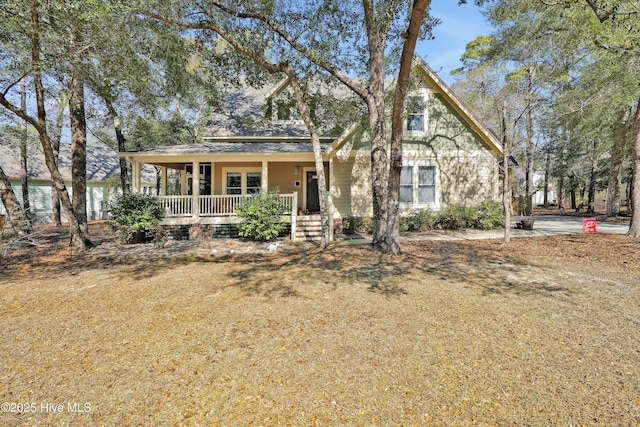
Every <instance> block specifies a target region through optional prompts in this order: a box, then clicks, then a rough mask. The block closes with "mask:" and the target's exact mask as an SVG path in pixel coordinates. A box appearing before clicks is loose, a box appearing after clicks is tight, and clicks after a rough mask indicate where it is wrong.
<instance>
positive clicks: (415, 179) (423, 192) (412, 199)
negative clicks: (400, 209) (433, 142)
mask: <svg viewBox="0 0 640 427" xmlns="http://www.w3.org/2000/svg"><path fill="white" fill-rule="evenodd" d="M400 203H404V204H407V205H436V204H437V203H436V167H435V166H403V167H402V171H401V172H400Z"/></svg>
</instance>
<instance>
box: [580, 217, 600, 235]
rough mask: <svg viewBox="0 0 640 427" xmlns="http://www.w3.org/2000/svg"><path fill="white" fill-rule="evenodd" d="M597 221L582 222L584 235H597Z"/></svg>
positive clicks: (586, 220) (584, 220)
mask: <svg viewBox="0 0 640 427" xmlns="http://www.w3.org/2000/svg"><path fill="white" fill-rule="evenodd" d="M596 222H597V221H596V219H595V218H585V219H583V220H582V232H583V233H595V232H596Z"/></svg>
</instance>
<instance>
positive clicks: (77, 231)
mask: <svg viewBox="0 0 640 427" xmlns="http://www.w3.org/2000/svg"><path fill="white" fill-rule="evenodd" d="M38 6H39V5H38V0H32V1H31V62H32V64H31V66H32V69H33V71H32V75H33V82H34V85H35V89H36V104H37V108H38V119H37V121H35V120H34V121H30V123H31V124H32V125H33V126H34V127H35V128H36V129H37V131H38V134H39V135H40V143H41V145H42V150H43V151H44V158H45V162H46V164H47V168H48V169H49V173H50V174H51V179H52V182H53V186H54V187H55V188H56V190H57V192H58V196H59V197H60V202H61V203H62V206H63V207H64V210H65V212H66V214H67V219H68V221H69V229H70V231H71V237H72V241H73V242H75V244H76V245H77V246H78V247H79V248H80V249H81V250H85V249H88V248H91V247H92V246H93V243H92V242H91V239H90V238H89V233H88V232H87V230H86V229H84V228H83V227H81V226H80V224H79V222H78V219H77V217H76V212H75V210H74V209H73V204H72V203H71V198H70V197H69V193H68V192H67V187H66V186H65V185H64V179H63V178H62V175H61V174H60V171H59V170H58V166H57V165H56V163H55V160H54V158H55V155H54V152H53V148H52V146H51V141H50V140H49V135H48V133H47V114H46V109H45V97H44V86H43V85H42V77H41V75H40V13H39V11H38ZM5 105H7V104H6V103H5ZM14 113H16V114H18V115H20V112H18V111H14ZM21 113H22V115H24V117H22V118H26V112H25V111H22V112H21Z"/></svg>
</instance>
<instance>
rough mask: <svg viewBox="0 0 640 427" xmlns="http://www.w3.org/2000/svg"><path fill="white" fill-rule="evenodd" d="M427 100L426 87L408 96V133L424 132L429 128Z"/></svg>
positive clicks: (406, 126)
mask: <svg viewBox="0 0 640 427" xmlns="http://www.w3.org/2000/svg"><path fill="white" fill-rule="evenodd" d="M427 100H428V92H427V91H426V89H419V90H418V91H417V92H416V93H415V94H412V95H409V96H408V97H407V101H406V107H405V112H406V122H405V132H406V133H407V134H409V135H411V134H423V133H424V132H425V131H426V130H427Z"/></svg>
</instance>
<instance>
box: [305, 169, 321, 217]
mask: <svg viewBox="0 0 640 427" xmlns="http://www.w3.org/2000/svg"><path fill="white" fill-rule="evenodd" d="M307 210H308V211H309V212H320V197H319V195H318V174H317V173H316V172H315V171H308V172H307Z"/></svg>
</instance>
